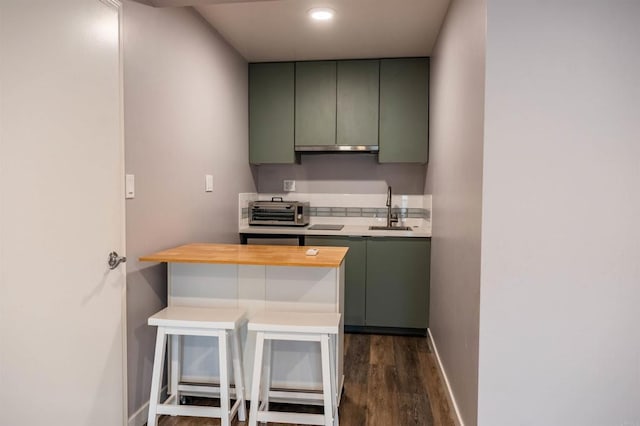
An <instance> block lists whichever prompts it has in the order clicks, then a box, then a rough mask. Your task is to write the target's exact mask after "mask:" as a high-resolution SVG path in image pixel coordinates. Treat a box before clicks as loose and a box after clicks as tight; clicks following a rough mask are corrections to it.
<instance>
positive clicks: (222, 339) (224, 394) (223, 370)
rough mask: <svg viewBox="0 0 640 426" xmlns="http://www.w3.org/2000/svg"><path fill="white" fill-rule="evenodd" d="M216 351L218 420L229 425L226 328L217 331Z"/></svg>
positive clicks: (225, 425)
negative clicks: (217, 360)
mask: <svg viewBox="0 0 640 426" xmlns="http://www.w3.org/2000/svg"><path fill="white" fill-rule="evenodd" d="M218 353H219V360H220V411H221V413H220V422H221V424H222V426H231V419H230V416H229V411H230V410H229V360H228V359H227V355H228V348H227V330H220V331H219V332H218Z"/></svg>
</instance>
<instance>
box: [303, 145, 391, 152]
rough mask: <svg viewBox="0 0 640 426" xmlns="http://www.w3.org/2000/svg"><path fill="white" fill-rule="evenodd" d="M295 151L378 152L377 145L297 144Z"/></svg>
mask: <svg viewBox="0 0 640 426" xmlns="http://www.w3.org/2000/svg"><path fill="white" fill-rule="evenodd" d="M295 149H296V152H378V150H379V149H378V145H299V146H296V147H295Z"/></svg>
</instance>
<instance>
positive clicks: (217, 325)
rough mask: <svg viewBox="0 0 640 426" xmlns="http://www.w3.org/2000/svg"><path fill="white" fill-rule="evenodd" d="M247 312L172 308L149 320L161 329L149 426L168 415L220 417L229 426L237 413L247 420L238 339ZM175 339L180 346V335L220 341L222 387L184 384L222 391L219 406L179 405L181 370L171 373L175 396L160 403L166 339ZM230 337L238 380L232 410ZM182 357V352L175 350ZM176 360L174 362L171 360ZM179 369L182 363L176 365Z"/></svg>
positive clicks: (152, 379) (154, 363)
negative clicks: (161, 416) (171, 337)
mask: <svg viewBox="0 0 640 426" xmlns="http://www.w3.org/2000/svg"><path fill="white" fill-rule="evenodd" d="M245 314H246V312H245V311H244V310H243V309H235V308H232V309H228V308H188V307H169V308H165V309H163V310H161V311H160V312H158V313H156V314H155V315H153V316H151V317H149V325H155V326H158V334H157V337H156V351H155V357H154V359H153V374H152V378H151V396H150V398H149V419H148V421H147V426H156V425H157V416H158V415H160V414H168V415H172V416H196V417H215V418H220V419H221V423H222V426H230V425H231V419H233V416H234V415H235V414H236V412H237V413H238V419H239V420H240V421H244V420H245V419H246V415H247V414H246V407H245V399H244V379H243V372H242V361H241V355H240V353H241V351H240V341H239V339H238V327H239V326H240V325H241V323H242V321H243V320H244V317H245ZM168 335H171V336H175V337H176V339H175V340H174V342H175V343H176V344H180V343H179V342H181V340H182V339H181V338H180V336H210V337H217V338H218V356H219V361H220V385H219V386H218V385H214V384H203V385H200V384H198V385H185V386H184V388H183V389H188V390H199V391H201V392H204V393H208V394H213V393H215V391H218V390H219V394H220V407H203V406H194V405H180V392H179V391H180V390H181V387H182V386H183V385H180V384H179V383H178V381H179V376H180V374H179V371H178V372H172V374H171V376H172V378H171V392H172V395H171V396H170V397H169V398H168V399H167V400H166V401H165V402H164V403H161V402H160V394H161V392H160V389H161V385H160V383H161V380H162V371H163V369H164V357H165V346H166V342H167V336H168ZM229 338H231V351H232V358H233V372H234V380H235V392H234V394H235V398H236V402H235V404H233V407H231V408H230V407H229V406H230V404H231V402H230V395H229V393H230V386H229V371H228V367H229V362H228V355H229V353H228V352H229V345H228V339H229ZM175 352H176V353H178V354H180V352H181V351H180V350H178V351H175ZM172 361H173V360H172ZM176 365H177V366H178V368H180V367H179V366H180V361H179V360H178V362H177V364H176Z"/></svg>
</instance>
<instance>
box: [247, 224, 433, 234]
mask: <svg viewBox="0 0 640 426" xmlns="http://www.w3.org/2000/svg"><path fill="white" fill-rule="evenodd" d="M320 223H323V222H322V221H321V220H319V221H317V222H316V224H320ZM327 223H329V222H328V221H327ZM332 223H333V224H335V222H333V221H332ZM309 226H311V225H308V226H265V225H262V226H240V228H239V233H240V234H265V235H269V234H280V235H327V236H339V237H348V236H352V237H355V236H358V237H403V238H407V237H409V238H411V237H413V238H430V237H431V222H428V221H424V223H423V224H421V225H418V226H414V227H413V230H412V231H371V230H369V225H358V224H345V225H344V227H343V228H342V229H341V230H339V231H330V230H320V229H317V230H315V229H314V230H309V229H308V228H309Z"/></svg>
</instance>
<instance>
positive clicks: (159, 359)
mask: <svg viewBox="0 0 640 426" xmlns="http://www.w3.org/2000/svg"><path fill="white" fill-rule="evenodd" d="M166 341H167V335H166V333H165V329H164V327H158V332H157V334H156V351H155V355H154V356H153V373H152V375H151V394H150V396H149V417H148V419H147V426H156V425H157V421H158V420H157V412H158V404H159V403H160V381H161V380H162V370H163V368H164V353H165V352H164V349H165V344H166Z"/></svg>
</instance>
